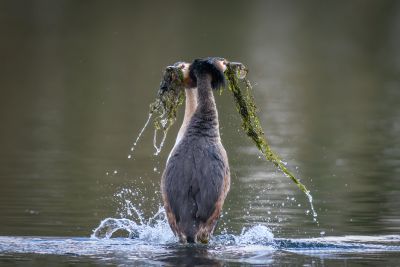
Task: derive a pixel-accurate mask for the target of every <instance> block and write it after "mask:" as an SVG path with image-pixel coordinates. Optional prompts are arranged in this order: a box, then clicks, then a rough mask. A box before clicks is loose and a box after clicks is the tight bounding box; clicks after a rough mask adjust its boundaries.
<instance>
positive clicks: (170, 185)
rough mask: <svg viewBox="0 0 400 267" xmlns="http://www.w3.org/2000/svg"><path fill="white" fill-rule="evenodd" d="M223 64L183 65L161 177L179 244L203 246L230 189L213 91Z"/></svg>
mask: <svg viewBox="0 0 400 267" xmlns="http://www.w3.org/2000/svg"><path fill="white" fill-rule="evenodd" d="M226 62H227V61H226V60H225V59H222V58H216V57H210V58H202V59H195V60H194V61H193V62H192V63H191V64H189V63H182V69H183V74H184V75H183V76H184V85H185V97H186V99H185V114H184V119H183V122H182V126H181V128H180V129H179V132H178V135H177V138H176V142H175V145H174V147H173V148H172V150H171V152H170V154H169V156H168V159H167V162H166V166H165V169H164V172H163V174H162V177H161V193H162V198H163V203H164V208H165V211H166V215H167V220H168V223H169V225H170V227H171V229H172V231H173V232H174V234H175V235H176V236H177V237H178V238H179V241H180V242H181V243H208V242H209V239H210V237H211V235H212V233H213V232H214V229H215V227H216V224H217V221H218V219H219V217H220V214H221V211H222V206H223V204H224V201H225V198H226V196H227V194H228V191H229V188H230V169H229V162H228V157H227V153H226V150H225V148H224V147H223V145H222V142H221V137H220V132H219V121H218V111H217V107H216V103H215V99H214V95H213V92H212V90H216V89H218V88H220V87H223V86H225V76H224V70H225V69H226Z"/></svg>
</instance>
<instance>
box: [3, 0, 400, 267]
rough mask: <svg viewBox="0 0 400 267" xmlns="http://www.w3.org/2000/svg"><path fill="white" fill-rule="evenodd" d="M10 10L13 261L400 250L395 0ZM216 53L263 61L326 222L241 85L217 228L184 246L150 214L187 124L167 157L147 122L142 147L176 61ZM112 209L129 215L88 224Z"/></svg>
mask: <svg viewBox="0 0 400 267" xmlns="http://www.w3.org/2000/svg"><path fill="white" fill-rule="evenodd" d="M0 22H1V23H0V34H1V37H0V38H1V39H0V40H1V41H0V60H1V63H2V64H0V90H1V91H0V92H1V97H0V122H1V128H0V129H1V130H0V147H1V150H0V265H2V264H17V265H27V266H32V265H34V266H35V265H36V266H43V265H69V264H73V263H81V264H86V265H98V264H112V265H132V264H134V265H143V266H147V265H195V264H197V265H206V266H207V265H216V266H219V265H232V266H236V265H246V264H260V265H285V264H286V265H304V266H321V265H329V266H330V265H338V266H342V265H347V264H349V265H355V266H357V265H366V264H369V265H371V266H376V265H383V266H396V265H398V262H399V261H400V236H399V231H400V209H399V208H398V203H399V202H400V183H399V179H400V52H399V51H400V50H399V49H398V48H399V47H400V4H399V3H398V2H397V1H331V2H324V3H323V4H322V3H320V2H319V1H302V2H300V1H292V2H285V1H279V2H277V1H276V2H272V1H271V2H270V1H230V2H229V4H228V5H227V4H226V3H222V2H207V1H200V2H194V1H193V2H190V1H182V2H173V3H170V2H165V3H161V2H157V3H156V2H154V3H150V2H142V3H139V2H136V1H135V2H133V1H132V2H128V1H126V2H123V1H119V2H115V3H114V2H107V1H104V2H102V1H34V2H26V1H1V2H0ZM210 55H213V56H214V55H215V56H221V57H225V58H227V59H229V60H234V61H241V62H243V63H245V64H246V65H247V66H249V68H250V71H251V72H250V74H249V78H250V79H251V81H253V83H254V85H255V86H254V94H255V96H256V102H257V103H258V106H259V108H260V113H259V115H260V117H261V121H262V123H263V127H264V129H265V131H266V135H267V137H268V138H269V141H270V144H271V146H272V148H273V149H274V150H275V151H276V152H278V154H280V155H281V156H282V158H283V159H284V160H285V161H287V163H288V167H289V168H290V169H291V170H293V171H294V172H295V173H296V174H297V175H298V176H300V177H301V178H302V182H303V183H305V184H306V185H307V186H308V187H309V189H311V192H312V195H313V198H314V203H315V208H316V211H317V213H318V224H317V223H315V222H313V220H312V215H311V213H310V206H309V204H308V202H307V199H306V197H305V196H304V195H303V194H302V192H300V191H299V190H298V189H297V187H296V186H295V185H294V184H293V183H292V182H291V181H290V180H289V179H288V178H286V177H284V176H283V175H282V174H281V173H280V172H277V171H276V170H275V168H274V167H273V166H272V164H270V163H267V162H265V161H264V160H263V159H261V158H260V157H259V156H260V155H259V154H258V152H257V150H256V149H255V147H254V146H253V144H252V143H251V142H250V141H249V140H248V139H247V137H246V136H244V134H243V133H242V131H241V130H240V120H239V117H238V116H237V114H236V111H235V109H234V107H233V102H232V98H231V96H230V95H229V94H227V93H225V94H223V95H222V96H217V99H216V100H217V105H218V110H219V113H220V125H221V133H222V141H223V143H224V145H225V147H226V149H227V151H228V155H229V159H230V164H231V170H232V186H231V191H230V194H229V195H228V198H227V200H226V204H225V206H224V214H223V217H222V218H221V220H220V223H219V226H218V229H217V232H216V236H215V238H214V240H213V241H212V242H211V243H210V245H209V246H194V247H193V246H181V245H178V244H177V243H176V240H175V239H174V238H173V236H172V234H171V232H170V230H169V228H168V226H167V225H166V223H165V221H163V218H162V213H161V215H160V216H158V215H157V216H156V217H155V219H154V220H153V221H152V220H150V221H148V220H149V218H152V217H153V216H155V215H156V213H157V211H159V206H160V205H161V197H160V193H159V180H160V173H161V172H162V170H163V167H164V164H165V160H166V157H167V155H168V153H169V150H170V149H171V147H172V145H173V143H174V141H175V140H174V139H175V135H176V133H177V129H178V124H179V122H178V123H177V125H176V126H175V127H174V129H173V130H172V131H171V132H170V133H169V136H168V138H167V143H166V145H165V148H164V150H163V151H162V152H161V154H160V155H159V156H154V155H153V153H154V148H153V145H152V138H153V136H152V131H151V129H150V128H149V129H147V131H145V133H144V135H143V137H142V139H141V141H140V143H139V144H138V145H137V146H136V148H135V151H134V153H133V157H132V159H128V154H129V153H130V148H131V146H132V144H133V142H134V141H135V138H136V136H137V133H138V132H139V131H140V129H141V127H142V126H143V124H144V123H145V121H146V118H147V112H148V104H149V103H150V102H151V101H153V99H154V97H155V93H156V90H157V88H158V85H159V81H160V78H161V72H162V70H163V68H164V67H165V66H166V65H168V64H171V63H174V62H176V61H179V60H185V61H191V60H192V59H193V58H196V57H204V56H210ZM179 118H180V120H181V118H182V114H180V117H179ZM135 210H136V211H137V212H138V213H139V215H137V213H136V211H135ZM109 217H111V218H115V219H119V218H125V219H129V221H126V224H124V225H123V226H122V227H120V228H121V229H120V230H117V231H116V232H115V233H114V234H113V235H112V238H110V239H107V238H104V236H106V235H105V234H104V231H105V232H107V229H106V228H102V229H103V230H104V231H103V232H102V233H101V235H100V236H98V237H102V238H100V239H97V238H90V236H91V235H92V233H93V230H94V229H96V228H97V227H98V226H100V227H101V225H100V223H101V221H103V220H104V219H106V218H109ZM140 218H142V220H143V222H142V223H141V222H140ZM117 222H119V221H117ZM112 227H114V228H112ZM112 227H111V228H112V229H114V230H116V229H118V227H117V228H115V225H113V226H112ZM111 228H110V229H111ZM129 235H131V237H132V238H133V239H127V238H126V237H128V236H129Z"/></svg>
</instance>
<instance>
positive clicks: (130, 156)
mask: <svg viewBox="0 0 400 267" xmlns="http://www.w3.org/2000/svg"><path fill="white" fill-rule="evenodd" d="M152 116H153V113H149V116H148V118H147V121H146V123H145V124H144V126H143V128H142V130H140V132H139V135H138V136H137V137H136V140H135V142H134V143H133V145H132V147H131V152H133V151H135V148H136V145H137V144H138V142H139V140H140V137H141V136H142V134H143V132H144V130H146V128H147V125H149V122H150V120H151V117H152ZM131 158H132V155H131V154H129V155H128V159H131Z"/></svg>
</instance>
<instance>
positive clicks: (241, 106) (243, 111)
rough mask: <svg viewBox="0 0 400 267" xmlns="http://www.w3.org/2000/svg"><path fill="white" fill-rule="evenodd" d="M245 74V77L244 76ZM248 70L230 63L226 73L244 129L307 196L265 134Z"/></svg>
mask: <svg viewBox="0 0 400 267" xmlns="http://www.w3.org/2000/svg"><path fill="white" fill-rule="evenodd" d="M243 73H244V75H243ZM246 75H247V69H246V68H245V66H244V65H243V64H241V63H235V62H232V63H228V64H227V68H226V71H225V76H226V79H227V80H228V88H229V91H230V92H231V93H232V94H233V98H234V100H235V104H236V109H237V111H238V112H239V115H240V117H241V119H242V128H243V130H244V131H245V133H246V134H247V136H248V137H250V139H251V140H253V142H254V143H255V145H256V146H257V148H258V150H260V152H261V153H262V154H263V155H264V156H265V158H266V159H267V160H268V161H270V162H272V163H273V164H274V165H275V166H276V167H278V168H279V169H280V170H281V171H282V172H283V173H284V174H285V175H286V176H287V177H289V178H290V179H292V181H293V182H294V183H295V184H296V185H297V186H298V187H299V188H300V189H301V191H303V192H304V193H305V194H307V193H309V190H308V189H307V188H306V187H305V185H303V184H302V183H301V182H300V180H299V179H297V178H296V177H295V176H294V175H293V173H292V172H290V171H289V170H288V168H286V166H285V164H284V163H283V162H282V160H281V159H280V158H279V157H278V155H276V153H274V152H273V151H272V150H271V147H270V146H269V144H268V141H267V139H266V137H265V133H264V131H263V129H262V127H261V123H260V120H259V118H258V116H257V107H256V105H255V101H254V97H253V95H252V94H251V91H252V86H251V83H250V81H249V80H248V79H247V78H246ZM240 82H242V83H244V85H245V87H246V90H245V91H242V90H241V88H240V86H239V84H240Z"/></svg>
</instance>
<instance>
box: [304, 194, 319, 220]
mask: <svg viewBox="0 0 400 267" xmlns="http://www.w3.org/2000/svg"><path fill="white" fill-rule="evenodd" d="M306 196H307V198H308V202H309V203H310V206H311V211H312V215H313V221H314V222H316V223H318V219H317V216H318V214H317V212H316V211H315V209H314V205H313V197H312V195H311V194H310V191H307V192H306Z"/></svg>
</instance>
